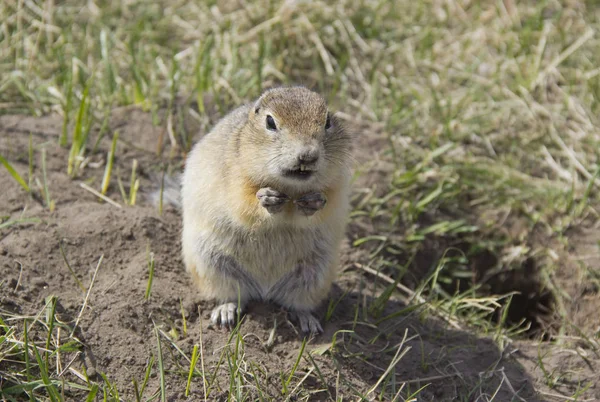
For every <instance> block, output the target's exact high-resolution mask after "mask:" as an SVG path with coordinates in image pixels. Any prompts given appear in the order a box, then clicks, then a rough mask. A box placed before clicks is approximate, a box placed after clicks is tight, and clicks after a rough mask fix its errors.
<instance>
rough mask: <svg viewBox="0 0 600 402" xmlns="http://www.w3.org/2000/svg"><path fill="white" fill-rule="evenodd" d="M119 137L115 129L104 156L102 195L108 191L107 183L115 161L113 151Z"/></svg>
mask: <svg viewBox="0 0 600 402" xmlns="http://www.w3.org/2000/svg"><path fill="white" fill-rule="evenodd" d="M118 139H119V132H118V131H115V133H114V134H113V139H112V144H111V146H110V151H109V152H108V155H107V157H106V169H105V170H104V177H103V178H102V189H101V190H100V193H101V194H102V195H104V194H106V192H107V191H108V185H109V184H110V176H111V174H112V168H113V163H114V161H115V151H116V149H117V140H118Z"/></svg>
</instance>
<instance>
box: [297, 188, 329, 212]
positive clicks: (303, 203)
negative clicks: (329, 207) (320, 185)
mask: <svg viewBox="0 0 600 402" xmlns="http://www.w3.org/2000/svg"><path fill="white" fill-rule="evenodd" d="M294 203H295V204H296V205H297V206H298V209H299V210H300V212H302V213H303V214H304V215H306V216H311V215H313V214H314V213H315V212H317V211H319V210H321V209H323V208H325V204H327V199H326V198H325V196H324V195H323V194H322V193H309V194H305V195H303V196H302V197H300V198H298V199H297V200H296V201H294Z"/></svg>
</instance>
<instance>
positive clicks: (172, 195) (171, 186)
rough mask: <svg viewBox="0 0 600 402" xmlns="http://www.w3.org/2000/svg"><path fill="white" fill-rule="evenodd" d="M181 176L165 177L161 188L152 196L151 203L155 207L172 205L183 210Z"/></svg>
mask: <svg viewBox="0 0 600 402" xmlns="http://www.w3.org/2000/svg"><path fill="white" fill-rule="evenodd" d="M181 176H182V175H181V174H177V175H176V176H164V181H163V179H160V181H162V184H161V185H159V188H158V189H156V190H154V191H153V192H152V193H151V194H150V201H151V202H152V204H153V205H154V206H155V207H157V208H158V207H159V206H160V205H161V202H162V206H163V207H165V206H167V205H171V206H172V207H174V208H176V209H178V210H181Z"/></svg>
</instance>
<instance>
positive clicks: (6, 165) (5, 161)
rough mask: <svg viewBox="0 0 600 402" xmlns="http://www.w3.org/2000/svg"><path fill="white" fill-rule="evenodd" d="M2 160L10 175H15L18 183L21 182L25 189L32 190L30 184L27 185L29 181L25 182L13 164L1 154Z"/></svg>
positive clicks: (0, 158) (0, 160) (14, 177)
mask: <svg viewBox="0 0 600 402" xmlns="http://www.w3.org/2000/svg"><path fill="white" fill-rule="evenodd" d="M0 162H1V163H2V164H3V165H4V167H5V168H6V170H8V173H10V175H11V176H12V177H13V179H15V180H16V181H17V183H19V184H20V185H21V187H23V189H24V190H25V191H27V192H28V193H30V192H31V190H30V188H29V186H28V185H27V183H25V180H23V178H22V177H21V175H20V174H19V173H18V172H17V171H16V170H15V168H13V167H12V165H11V164H10V163H9V162H8V161H7V160H6V159H4V157H3V156H1V155H0Z"/></svg>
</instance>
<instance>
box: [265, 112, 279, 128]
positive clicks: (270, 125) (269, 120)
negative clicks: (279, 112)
mask: <svg viewBox="0 0 600 402" xmlns="http://www.w3.org/2000/svg"><path fill="white" fill-rule="evenodd" d="M267 129H268V130H271V131H275V130H277V126H276V125H275V120H274V119H273V117H271V116H270V115H267Z"/></svg>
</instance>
